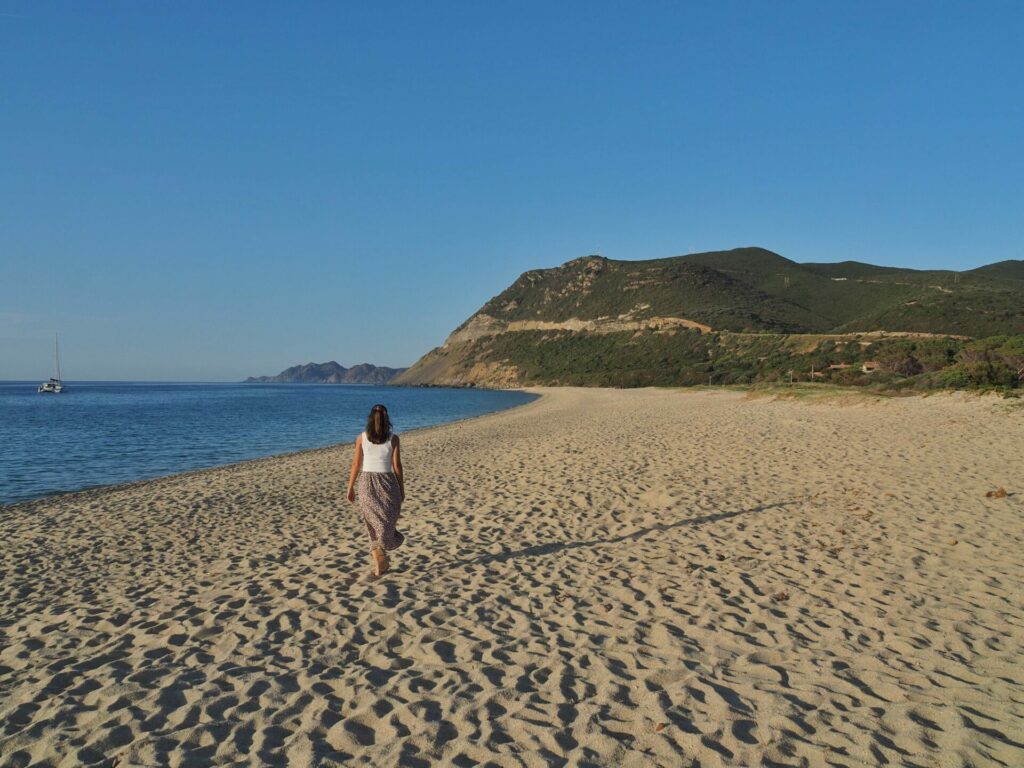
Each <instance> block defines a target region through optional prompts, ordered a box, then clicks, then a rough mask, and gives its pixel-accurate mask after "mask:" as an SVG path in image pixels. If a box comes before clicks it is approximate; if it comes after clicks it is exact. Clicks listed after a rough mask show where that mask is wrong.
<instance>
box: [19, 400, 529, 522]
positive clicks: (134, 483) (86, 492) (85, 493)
mask: <svg viewBox="0 0 1024 768" xmlns="http://www.w3.org/2000/svg"><path fill="white" fill-rule="evenodd" d="M159 383H165V382H159ZM325 386H327V385H325ZM329 386H337V385H329ZM542 389H545V388H543V387H515V388H509V389H503V390H496V391H501V392H525V393H527V394H536V395H537V397H535V398H534V399H533V400H529V401H527V402H525V403H520V404H519V405H512V406H509V407H508V408H502V409H501V410H499V411H491V412H490V413H481V414H479V415H477V416H467V417H465V418H462V419H455V420H454V421H446V422H443V423H441V424H432V425H430V426H428V427H415V428H413V429H409V430H406V431H404V432H402V433H401V434H403V435H408V434H414V433H418V432H425V431H427V430H431V429H441V428H442V427H447V426H451V425H453V424H460V423H462V422H468V421H474V420H475V419H485V418H487V417H489V416H496V415H497V414H499V413H504V412H505V411H511V410H516V409H519V408H526V407H527V406H529V405H532V404H534V403H536V402H537V401H538V400H540V399H541V397H542V396H543V393H542V392H540V391H539V390H542ZM354 444H355V441H353V442H348V441H346V442H342V443H331V444H330V445H322V446H320V447H318V448H302V449H300V450H298V451H286V452H285V453H273V454H270V455H269V456H257V457H255V458H252V459H242V460H241V461H232V462H229V463H227V464H214V465H213V466H210V467H200V468H198V469H186V470H185V471H183V472H172V473H170V474H167V475H157V476H155V477H146V478H142V479H141V480H129V481H128V482H125V483H110V484H107V485H92V486H88V487H86V488H77V489H75V490H69V491H57V492H56V493H49V494H47V495H46V496H40V497H38V498H35V499H24V500H22V501H14V502H11V503H9V504H2V503H0V515H3V514H4V513H7V512H15V511H16V508H18V507H24V506H29V505H38V504H40V503H45V502H48V501H52V500H55V499H64V498H66V497H69V496H77V495H81V496H82V497H83V500H91V498H92V496H93V495H96V494H102V493H106V492H111V491H118V490H122V489H130V488H139V487H142V486H145V485H146V484H148V483H159V482H161V481H168V480H172V479H174V478H179V477H190V476H194V475H202V474H203V473H206V472H215V471H217V470H223V469H231V468H235V467H240V466H242V465H246V464H253V463H259V462H266V461H273V460H275V459H283V458H288V457H292V456H302V455H304V454H316V453H321V452H325V451H336V450H338V449H340V448H344V447H345V446H348V445H354Z"/></svg>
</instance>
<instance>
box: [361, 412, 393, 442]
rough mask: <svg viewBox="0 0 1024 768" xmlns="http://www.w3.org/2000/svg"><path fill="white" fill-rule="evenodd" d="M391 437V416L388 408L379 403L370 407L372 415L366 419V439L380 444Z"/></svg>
mask: <svg viewBox="0 0 1024 768" xmlns="http://www.w3.org/2000/svg"><path fill="white" fill-rule="evenodd" d="M390 438H391V417H390V416H388V409H387V408H386V407H385V406H383V405H381V404H380V403H377V404H376V405H375V406H373V408H371V409H370V415H369V417H368V418H367V419H366V439H367V440H369V441H370V442H371V443H375V444H377V445H380V444H381V443H383V442H385V441H387V440H389V439H390Z"/></svg>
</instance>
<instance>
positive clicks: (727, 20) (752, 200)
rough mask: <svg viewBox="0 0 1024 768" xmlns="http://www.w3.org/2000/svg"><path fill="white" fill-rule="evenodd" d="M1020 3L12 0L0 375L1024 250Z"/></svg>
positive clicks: (190, 361)
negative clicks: (844, 267) (592, 283)
mask: <svg viewBox="0 0 1024 768" xmlns="http://www.w3.org/2000/svg"><path fill="white" fill-rule="evenodd" d="M1022 40H1024V3H1021V2H1017V1H1016V0H1015V1H1013V2H983V3H977V2H964V3H946V2H937V1H929V2H898V3H893V2H879V3H870V2H846V3H843V2H821V1H820V0H814V2H785V3H765V2H749V3H732V2H706V3H684V2H671V3H659V2H643V3H627V2H616V3H602V2H592V1H588V2H580V3H568V2H567V3H551V2H536V3H532V2H516V3H490V2H445V1H443V0H442V1H441V2H436V3H427V2H409V3H388V2H382V3H358V4H356V3H341V2H323V3H315V2H312V3H311V2H305V3H299V4H292V3H284V2H279V3H250V2H246V3H242V2H229V3H224V2H215V3H213V2H205V1H204V2H168V3H153V2H135V1H133V0H124V2H117V3H107V2H90V3H81V2H66V3H51V2H38V0H32V2H13V1H9V0H0V379H12V378H28V379H38V378H40V377H43V376H45V375H46V374H47V372H48V370H49V367H50V355H51V352H50V345H51V339H52V333H53V331H54V330H55V329H59V330H60V331H61V334H62V339H63V348H64V355H63V358H64V360H63V361H64V368H65V375H66V377H67V378H69V379H163V380H234V379H240V378H242V377H244V376H247V375H250V374H269V373H276V372H278V371H279V370H281V369H282V368H284V367H286V366H288V365H291V364H294V363H299V362H308V361H311V360H312V361H318V362H319V361H325V360H329V359H336V360H338V361H339V362H341V363H342V364H344V365H352V364H355V363H359V362H363V361H367V362H373V363H377V364H383V365H408V364H410V363H412V362H413V361H414V360H415V359H416V358H417V357H418V356H419V355H420V354H422V353H423V352H425V351H427V350H428V349H430V348H431V347H433V346H436V345H438V344H440V343H441V342H442V341H443V339H444V337H445V336H446V335H447V333H448V332H449V331H450V330H451V329H452V328H454V327H455V326H456V325H457V324H458V323H459V322H461V321H462V320H463V319H465V318H466V317H467V316H468V315H470V314H471V313H472V312H474V311H475V310H476V309H478V308H479V307H480V305H481V304H483V303H484V302H485V301H486V300H487V299H489V298H490V297H491V296H493V295H494V294H496V293H498V292H499V291H501V290H502V289H503V288H504V287H505V286H506V285H507V284H508V283H510V282H511V281H512V280H514V279H515V278H516V276H517V275H518V274H519V273H521V272H522V271H524V270H526V269H532V268H537V267H546V266H553V265H556V264H560V263H562V262H564V261H567V260H568V259H571V258H574V257H576V256H580V255H584V254H588V253H593V252H595V251H598V250H599V252H600V253H602V254H603V255H607V256H609V257H612V258H623V259H640V258H653V257H661V256H669V255H674V254H680V253H687V252H691V251H697V250H712V249H720V248H730V247H735V246H742V245H760V246H764V247H766V248H770V249H772V250H774V251H777V252H779V253H781V254H783V255H784V256H787V257H789V258H792V259H795V260H797V261H839V260H844V259H857V260H862V261H869V262H873V263H878V264H887V265H901V266H910V267H933V268H949V269H967V268H972V267H975V266H979V265H981V264H984V263H988V262H992V261H999V260H1002V259H1009V258H1022V257H1024V149H1022V147H1024V54H1022V52H1021V51H1022V49H1024V45H1022V42H1021V41H1022Z"/></svg>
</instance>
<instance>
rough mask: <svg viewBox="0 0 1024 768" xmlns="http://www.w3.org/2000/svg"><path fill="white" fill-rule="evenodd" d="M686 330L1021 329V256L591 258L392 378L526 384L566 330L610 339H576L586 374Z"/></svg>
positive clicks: (758, 253)
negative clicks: (959, 267) (956, 261)
mask: <svg viewBox="0 0 1024 768" xmlns="http://www.w3.org/2000/svg"><path fill="white" fill-rule="evenodd" d="M685 329H696V330H699V331H700V332H701V333H703V334H712V333H713V334H718V335H721V334H766V333H767V334H783V335H791V334H852V333H866V332H879V331H884V332H899V333H910V334H917V335H939V336H967V337H984V336H995V335H1000V334H1022V333H1024V262H1020V261H1005V262H1000V263H999V264H992V265H989V266H987V267H981V268H979V269H975V270H970V271H966V272H952V271H944V270H914V269H900V268H893V267H879V266H875V265H872V264H864V263H860V262H855V261H847V262H842V263H839V264H814V263H811V264H799V263H797V262H795V261H792V260H790V259H787V258H785V257H783V256H780V255H779V254H777V253H773V252H771V251H768V250H766V249H764V248H736V249H733V250H729V251H712V252H708V253H695V254H690V255H687V256H674V257H670V258H665V259H652V260H648V261H620V260H614V259H607V258H604V257H601V256H585V257H582V258H578V259H573V260H572V261H568V262H566V263H565V264H562V265H561V266H560V267H554V268H551V269H537V270H531V271H529V272H524V273H523V274H522V275H520V276H519V278H518V279H517V280H516V281H515V282H514V283H512V285H510V286H509V287H508V288H506V289H505V290H504V291H502V292H501V293H500V294H498V295H497V296H495V297H494V298H492V299H491V300H490V301H488V302H487V303H486V304H484V305H483V307H481V308H480V310H479V311H477V312H476V313H474V314H473V315H472V316H471V317H469V318H468V319H467V320H466V321H465V322H463V323H462V324H461V325H460V326H459V327H458V328H456V329H455V330H454V331H453V332H452V333H451V334H450V335H449V337H448V339H447V340H446V341H445V343H444V345H443V346H441V347H438V348H437V349H434V350H432V351H431V352H429V353H427V354H426V355H424V356H423V357H422V358H421V359H420V360H419V361H417V362H416V363H415V364H414V365H413V366H412V368H410V369H409V370H408V371H406V372H405V373H403V374H401V375H399V376H396V378H395V380H394V381H393V382H392V383H395V384H485V385H490V386H502V385H515V384H518V383H521V382H523V381H525V380H526V378H525V377H524V375H523V372H524V370H525V367H524V366H527V363H526V362H525V361H526V360H527V359H528V358H529V359H530V360H533V361H534V363H530V365H534V364H536V365H539V366H540V369H547V368H545V366H546V364H543V363H539V362H537V356H538V355H540V354H541V353H542V352H543V350H544V349H547V350H548V353H549V354H551V355H558V354H562V353H563V352H565V350H566V349H568V348H567V347H565V345H564V344H562V346H561V347H559V350H561V351H556V349H555V346H553V345H548V346H547V347H545V346H544V345H545V344H547V343H548V342H551V341H554V340H556V339H558V340H561V342H565V341H566V339H567V338H568V335H572V334H575V335H582V336H587V337H596V336H599V337H602V338H603V341H602V342H601V345H603V346H602V349H604V351H603V352H602V353H601V355H602V358H601V359H602V360H604V361H605V362H604V363H599V362H598V361H597V360H596V359H595V358H593V357H588V355H591V353H589V352H585V351H584V349H589V347H588V346H587V345H586V344H581V343H577V342H579V339H577V341H576V342H573V344H572V345H571V348H572V350H573V354H574V355H579V356H580V357H579V359H578V360H576V362H574V363H572V364H571V365H569V368H572V367H573V365H575V366H576V367H577V368H578V369H579V370H581V371H582V370H589V369H592V368H593V367H594V366H599V365H607V364H608V361H611V362H614V361H615V360H616V355H617V354H618V353H623V354H625V352H628V351H629V350H625V351H624V350H623V349H618V352H616V351H615V350H614V349H612V348H611V347H612V346H615V345H616V344H632V345H634V346H635V345H636V344H637V343H639V340H640V339H643V338H645V337H647V336H650V335H652V334H655V335H657V334H661V335H666V334H668V335H672V334H676V333H678V332H680V331H682V330H685ZM561 342H560V343H561ZM590 343H591V342H587V344H590ZM593 343H595V344H596V343H597V342H596V341H594V342H593ZM659 343H660V342H659ZM538 344H539V345H540V347H538V346H537V345H538ZM523 345H532V347H533V348H531V349H529V350H527V349H525V348H523V349H520V347H522V346H523ZM655 346H657V345H655ZM652 349H653V347H652ZM620 356H621V355H620ZM669 359H671V355H668V356H667V357H665V360H666V361H667V360H669ZM564 362H565V361H561V362H560V366H561V368H564V367H565V366H564V365H562V363H564ZM647 364H648V363H645V365H647ZM650 364H651V365H654V366H656V365H657V361H656V360H655V361H654V362H653V363H650ZM665 364H666V365H667V364H668V363H667V362H666V363H665ZM588 366H589V367H590V368H588ZM561 368H560V369H561ZM540 369H538V370H540ZM552 370H553V369H552ZM538 383H540V381H538Z"/></svg>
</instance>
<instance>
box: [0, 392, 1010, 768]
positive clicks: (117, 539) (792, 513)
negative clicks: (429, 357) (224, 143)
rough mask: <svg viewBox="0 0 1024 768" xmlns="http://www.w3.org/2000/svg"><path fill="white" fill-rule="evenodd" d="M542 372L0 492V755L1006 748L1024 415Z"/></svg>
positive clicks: (764, 761) (240, 759) (466, 759)
mask: <svg viewBox="0 0 1024 768" xmlns="http://www.w3.org/2000/svg"><path fill="white" fill-rule="evenodd" d="M539 391H540V392H542V394H543V396H542V397H541V398H540V399H539V400H537V401H535V402H533V403H530V404H529V405H526V406H522V407H520V408H517V409H514V410H511V411H507V412H503V413H499V414H494V415H491V416H487V417H482V418H478V419H473V420H470V421H466V422H461V423H456V424H452V425H448V426H443V427H437V428H433V429H429V430H423V431H420V432H415V433H410V434H408V435H406V436H405V437H404V438H403V457H404V462H405V467H406V473H407V486H408V498H407V501H406V505H405V507H404V510H403V517H402V521H401V525H400V528H401V530H402V531H403V532H404V533H405V534H406V536H407V542H406V544H405V546H404V547H403V548H402V549H400V550H398V551H397V552H395V553H394V555H393V564H394V566H395V568H394V570H393V572H392V573H390V574H387V575H385V576H384V577H383V578H381V579H378V580H373V579H371V578H369V577H368V575H367V574H368V568H369V561H368V558H367V556H366V555H367V553H366V544H365V535H364V532H363V529H362V527H361V525H360V523H359V520H358V513H357V511H356V509H355V508H354V507H352V506H350V505H348V504H347V503H346V502H345V500H344V491H345V482H346V479H347V475H346V472H347V468H348V463H349V461H350V457H351V444H348V445H340V446H336V447H332V448H327V449H323V450H317V451H310V452H306V453H301V454H294V455H289V456H283V457H276V458H272V459H263V460H258V461H252V462H246V463H243V464H237V465H233V466H229V467H223V468H217V469H212V470H205V471H201V472H194V473H189V474H185V475H179V476H173V477H168V478H162V479H158V480H153V481H147V482H142V483H137V484H133V485H128V486H120V487H114V488H107V489H99V490H93V491H86V492H82V493H77V494H69V495H64V496H59V497H54V498H50V499H46V500H41V501H37V502H30V503H24V504H21V505H17V506H12V507H6V508H2V509H0V541H2V544H0V546H2V548H3V558H2V564H0V765H3V766H27V765H32V766H58V765H59V766H77V765H94V764H95V765H118V766H127V765H139V766H163V765H170V766H205V765H217V766H233V765H281V766H285V765H287V766H319V765H324V766H327V765H336V764H342V763H344V764H346V765H348V764H352V765H369V766H399V765H400V766H411V767H416V766H430V765H446V766H447V765H452V766H471V765H489V766H519V765H524V766H548V765H593V766H696V765H699V766H702V768H708V767H710V766H761V765H766V766H864V765H895V766H919V767H921V768H924V767H926V766H943V767H947V766H948V767H953V766H957V767H960V766H965V767H966V766H989V765H993V766H1020V765H1024V590H1022V586H1024V409H1021V408H1019V407H1017V408H1014V407H1012V406H1011V405H1010V404H1008V403H1007V402H1006V401H1002V400H997V399H995V398H982V397H969V396H965V395H936V396H932V397H927V398H920V397H912V398H897V399H885V400H873V399H871V398H869V397H866V396H863V395H856V396H850V398H849V399H845V400H842V401H836V400H827V401H821V402H818V401H814V402H808V401H804V400H786V399H774V398H771V397H757V398H751V397H748V396H746V395H744V394H743V393H738V392H696V391H694V392H688V391H667V390H650V389H645V390H622V391H619V390H592V389H588V390H583V389H544V390H539ZM396 418H398V419H400V414H396ZM1000 486H1002V487H1004V488H1005V489H1006V490H1007V491H1008V492H1009V495H1008V496H1006V497H1005V498H989V497H986V492H988V491H992V490H995V489H996V488H998V487H1000Z"/></svg>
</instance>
